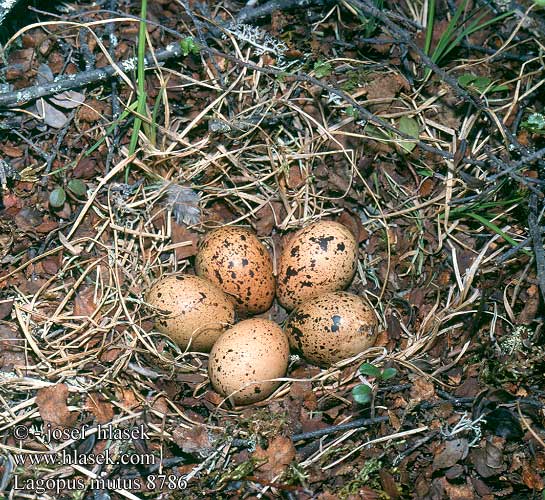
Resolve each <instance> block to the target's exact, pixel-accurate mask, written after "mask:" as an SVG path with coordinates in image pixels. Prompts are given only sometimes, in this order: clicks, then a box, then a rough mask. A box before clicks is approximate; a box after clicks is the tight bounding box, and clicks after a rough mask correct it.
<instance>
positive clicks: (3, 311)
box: [0, 299, 13, 319]
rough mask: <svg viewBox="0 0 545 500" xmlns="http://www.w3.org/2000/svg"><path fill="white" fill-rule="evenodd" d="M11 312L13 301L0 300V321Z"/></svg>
mask: <svg viewBox="0 0 545 500" xmlns="http://www.w3.org/2000/svg"><path fill="white" fill-rule="evenodd" d="M12 310H13V299H5V300H0V319H4V318H7V317H8V316H9V315H10V314H11V311H12Z"/></svg>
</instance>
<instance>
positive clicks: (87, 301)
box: [74, 287, 97, 317]
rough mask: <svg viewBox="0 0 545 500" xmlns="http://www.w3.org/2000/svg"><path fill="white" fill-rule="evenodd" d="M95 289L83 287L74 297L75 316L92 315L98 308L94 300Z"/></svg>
mask: <svg viewBox="0 0 545 500" xmlns="http://www.w3.org/2000/svg"><path fill="white" fill-rule="evenodd" d="M94 295H95V289H94V288H92V287H83V288H82V289H81V290H80V291H79V292H78V293H77V294H76V298H75V299H74V316H84V317H91V316H92V315H93V313H94V312H95V309H96V308H97V306H96V304H95V302H94V300H93V299H94Z"/></svg>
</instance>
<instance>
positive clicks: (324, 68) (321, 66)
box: [313, 61, 333, 78]
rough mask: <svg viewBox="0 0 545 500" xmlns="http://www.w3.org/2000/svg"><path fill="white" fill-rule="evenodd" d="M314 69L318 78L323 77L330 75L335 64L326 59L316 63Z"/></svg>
mask: <svg viewBox="0 0 545 500" xmlns="http://www.w3.org/2000/svg"><path fill="white" fill-rule="evenodd" d="M313 69H314V74H315V75H316V78H323V77H324V76H329V75H330V74H331V72H332V71H333V66H331V64H330V63H328V62H325V61H318V62H315V63H314V68H313Z"/></svg>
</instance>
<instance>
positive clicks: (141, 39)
mask: <svg viewBox="0 0 545 500" xmlns="http://www.w3.org/2000/svg"><path fill="white" fill-rule="evenodd" d="M147 11H148V1H147V0H142V5H141V8H140V29H139V31H138V71H137V78H138V87H137V92H138V107H137V112H138V114H140V115H143V114H144V113H145V112H146V88H145V69H146V68H145V65H144V60H145V54H146V17H147ZM141 126H142V119H141V118H140V117H138V116H136V117H135V119H134V126H133V130H132V135H131V140H130V143H129V155H132V154H133V153H134V152H135V151H136V145H137V144H138V133H139V132H140V127H141ZM128 177H129V168H127V170H126V171H125V182H126V181H127V180H128Z"/></svg>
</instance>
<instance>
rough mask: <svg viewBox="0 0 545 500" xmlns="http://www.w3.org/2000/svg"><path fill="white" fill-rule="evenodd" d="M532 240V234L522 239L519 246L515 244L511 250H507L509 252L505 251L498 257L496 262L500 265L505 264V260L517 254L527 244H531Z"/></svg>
mask: <svg viewBox="0 0 545 500" xmlns="http://www.w3.org/2000/svg"><path fill="white" fill-rule="evenodd" d="M531 241H532V237H531V236H528V238H525V239H524V240H523V241H521V242H520V243H519V244H518V245H517V246H514V247H513V248H510V249H509V250H507V252H505V253H504V254H503V255H501V256H500V257H498V259H497V260H496V263H497V264H498V265H500V264H503V263H504V262H505V261H507V260H509V259H510V258H511V257H513V255H515V254H517V253H518V252H520V251H521V250H522V249H523V248H524V247H525V246H527V245H528V244H530V242H531Z"/></svg>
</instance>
